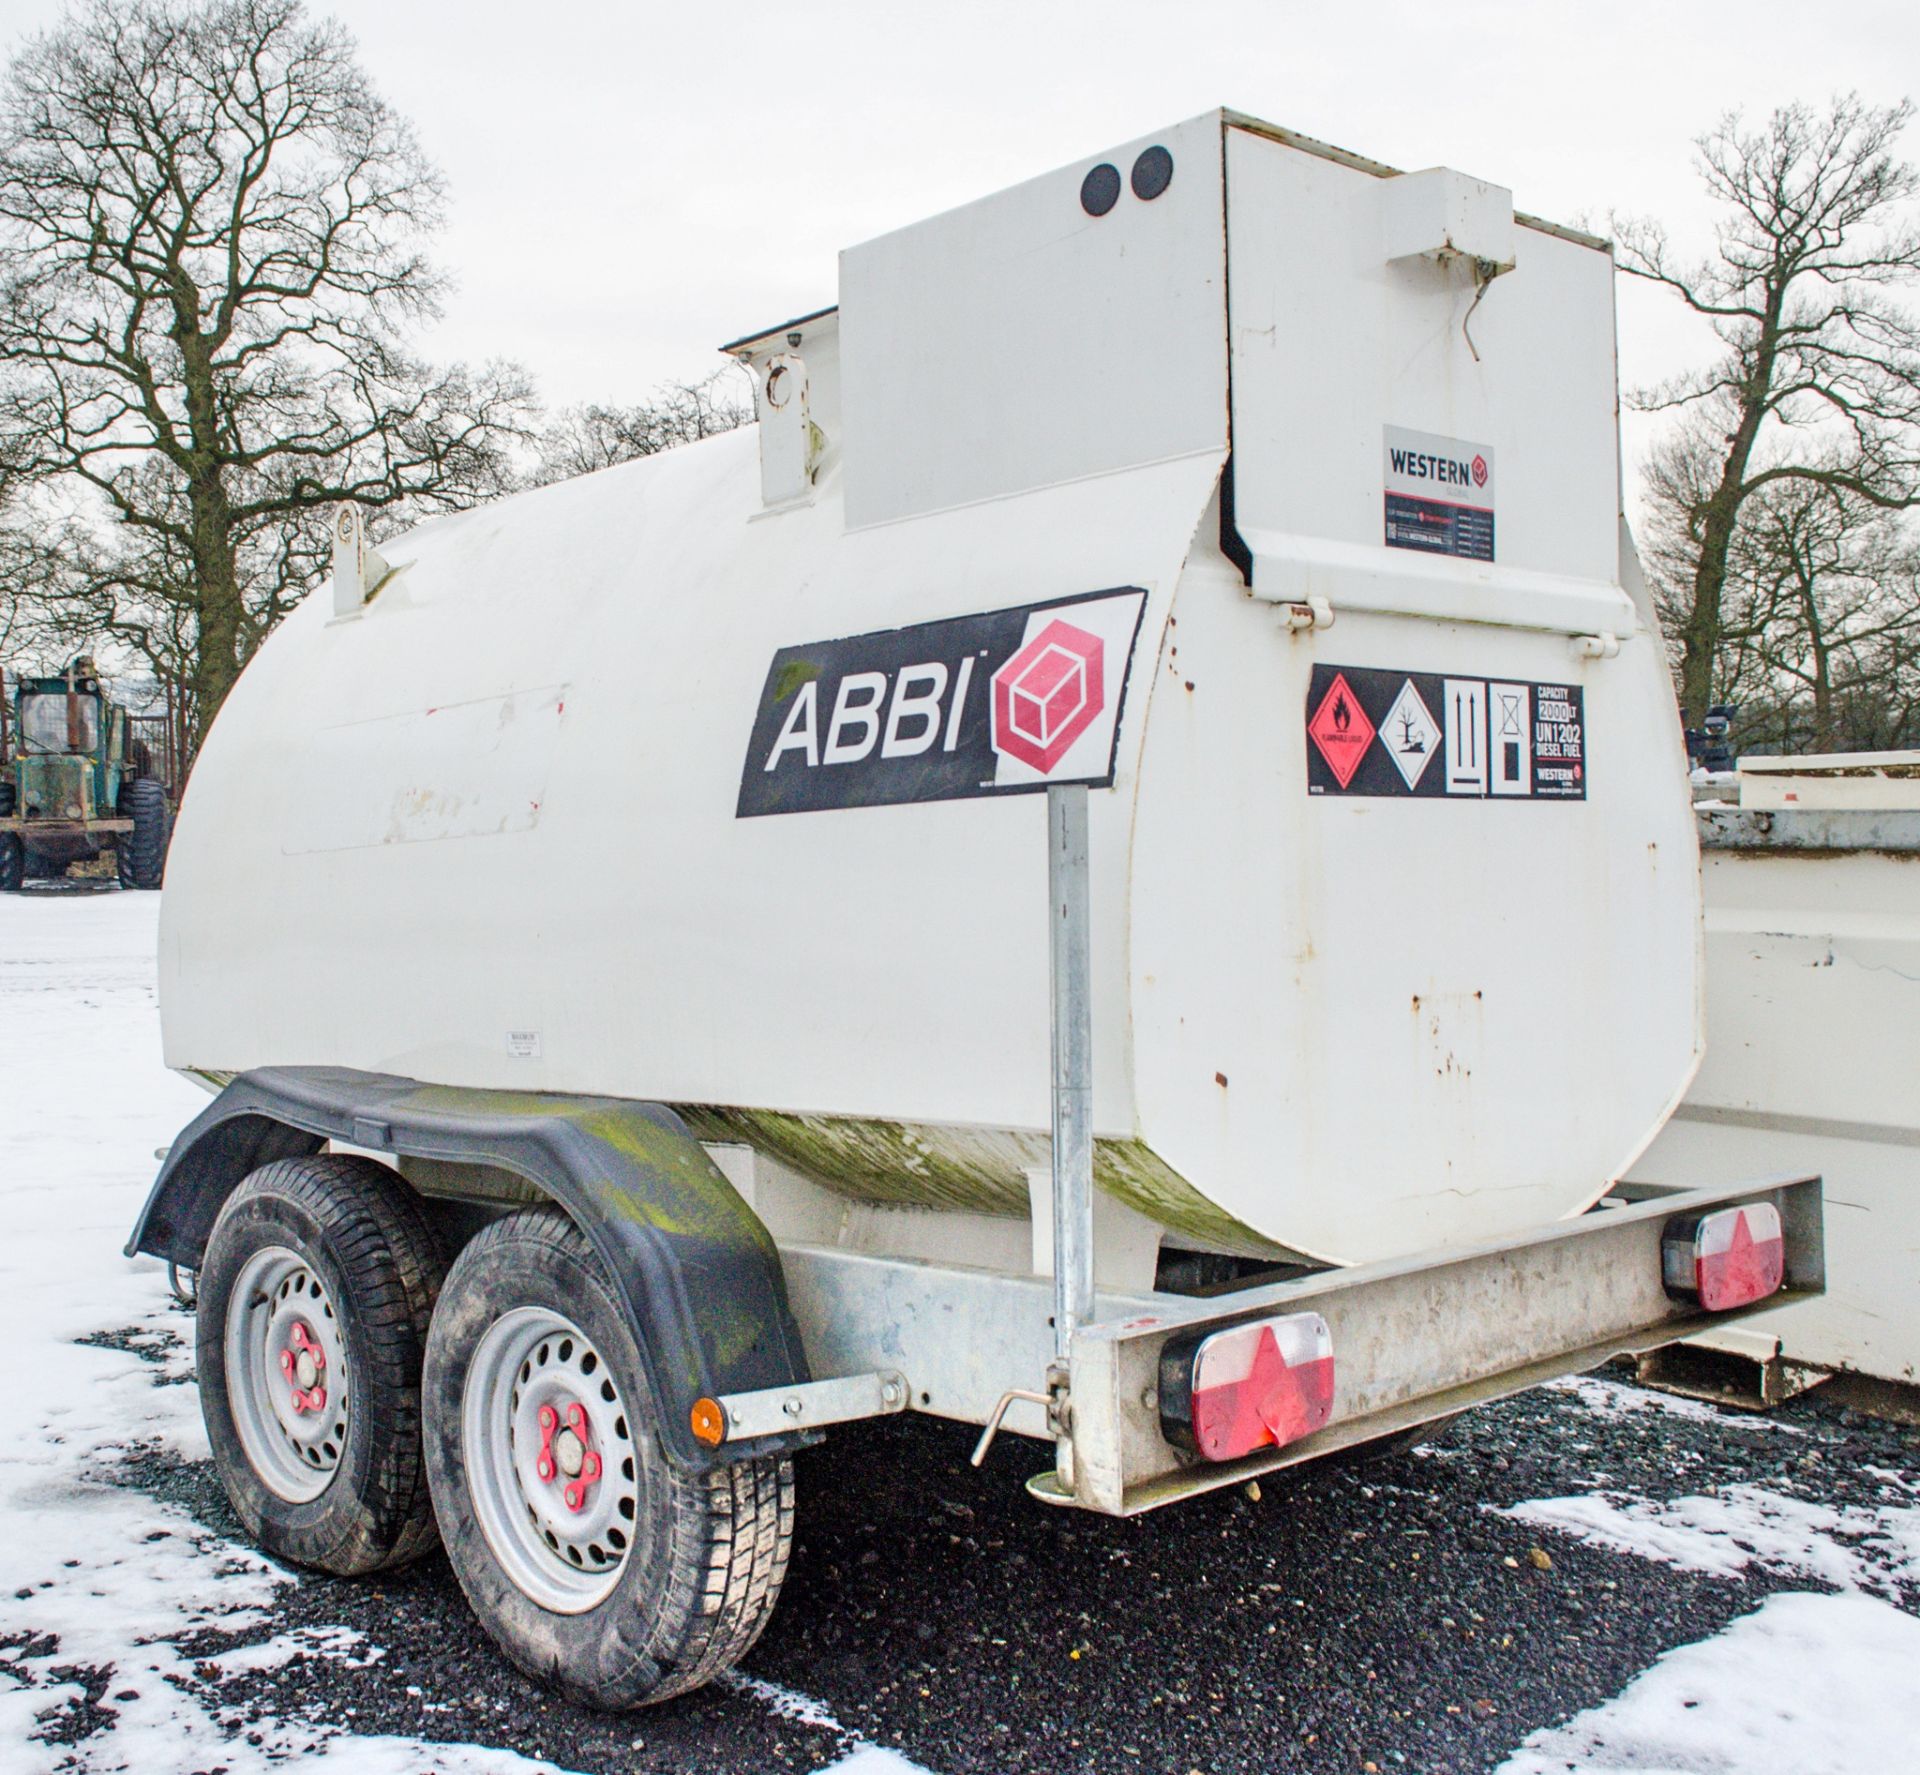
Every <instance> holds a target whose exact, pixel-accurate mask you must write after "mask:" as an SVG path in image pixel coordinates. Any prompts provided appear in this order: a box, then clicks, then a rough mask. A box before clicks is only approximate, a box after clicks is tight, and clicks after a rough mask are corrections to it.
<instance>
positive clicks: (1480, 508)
mask: <svg viewBox="0 0 1920 1775" xmlns="http://www.w3.org/2000/svg"><path fill="white" fill-rule="evenodd" d="M1382 474H1383V479H1384V487H1385V507H1386V536H1385V541H1386V545H1387V547H1388V548H1390V549H1418V550H1420V551H1421V552H1422V553H1423V554H1429V555H1455V556H1458V557H1459V558H1460V559H1462V560H1467V561H1491V560H1492V559H1493V505H1494V501H1493V490H1494V479H1493V451H1492V449H1491V447H1490V446H1488V445H1486V444H1469V443H1467V442H1465V441H1464V440H1463V439H1460V438H1445V437H1438V436H1435V435H1434V434H1433V433H1431V432H1424V431H1407V430H1405V429H1403V428H1402V427H1400V426H1397V425H1389V426H1388V427H1387V428H1386V439H1385V460H1384V462H1383V464H1382Z"/></svg>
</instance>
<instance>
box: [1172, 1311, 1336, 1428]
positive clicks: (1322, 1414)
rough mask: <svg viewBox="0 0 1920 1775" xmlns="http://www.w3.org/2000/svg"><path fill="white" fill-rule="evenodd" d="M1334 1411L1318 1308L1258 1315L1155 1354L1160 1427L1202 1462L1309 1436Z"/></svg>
mask: <svg viewBox="0 0 1920 1775" xmlns="http://www.w3.org/2000/svg"><path fill="white" fill-rule="evenodd" d="M1332 1412H1333V1337H1332V1334H1331V1333H1330V1332H1329V1331H1328V1330H1327V1322H1326V1320H1324V1319H1323V1318H1321V1317H1320V1315H1319V1314H1318V1313H1289V1314H1287V1315H1286V1316H1285V1317H1284V1318H1279V1319H1256V1320H1254V1321H1253V1322H1252V1323H1251V1324H1247V1325H1235V1326H1233V1327H1231V1328H1230V1329H1228V1330H1226V1331H1214V1332H1209V1333H1207V1334H1205V1335H1204V1336H1201V1337H1199V1338H1197V1339H1196V1338H1175V1339H1173V1340H1172V1341H1171V1342H1169V1343H1168V1345H1167V1346H1166V1348H1165V1349H1164V1350H1162V1351H1161V1354H1160V1428H1161V1431H1162V1433H1163V1434H1164V1435H1165V1436H1166V1438H1167V1440H1168V1441H1169V1442H1171V1443H1173V1444H1174V1445H1175V1446H1176V1447H1178V1448H1184V1449H1186V1450H1188V1451H1189V1452H1190V1453H1193V1454H1197V1455H1199V1456H1200V1458H1201V1459H1202V1460H1208V1461H1231V1460H1236V1459H1238V1458H1239V1457H1240V1456H1241V1455H1246V1454H1252V1453H1254V1452H1255V1451H1256V1450H1257V1449H1262V1448H1284V1447H1285V1446H1286V1445H1287V1444H1288V1443H1289V1442H1298V1441H1299V1440H1300V1438H1301V1437H1303V1436H1311V1435H1312V1434H1313V1433H1314V1431H1316V1430H1318V1429H1319V1428H1320V1427H1321V1426H1322V1425H1324V1424H1325V1423H1326V1421H1327V1419H1328V1417H1329V1416H1331V1415H1332Z"/></svg>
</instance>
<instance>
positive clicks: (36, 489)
mask: <svg viewBox="0 0 1920 1775" xmlns="http://www.w3.org/2000/svg"><path fill="white" fill-rule="evenodd" d="M440 204H441V184H440V179H439V176H438V174H437V173H436V172H435V171H434V169H433V168H432V166H431V165H430V164H429V163H428V162H427V161H426V160H425V159H424V157H423V156H422V154H421V153H420V150H419V148H418V147H417V145H416V144H415V141H414V138H413V134H412V131H411V129H410V128H409V126H408V125H407V124H406V123H405V121H404V120H402V119H401V118H399V117H398V116H397V115H396V114H395V113H394V112H393V110H392V109H391V108H390V107H389V106H388V105H387V104H386V103H385V101H384V100H382V99H381V98H380V96H379V95H378V94H377V93H376V92H375V91H374V89H373V88H372V86H371V84H370V83H369V82H368V80H367V78H366V76H365V74H364V73H363V71H362V70H361V69H360V67H359V66H358V64H357V62H356V60H355V51H354V45H353V43H352V40H351V39H350V38H349V37H348V36H347V35H346V33H345V32H344V31H343V30H342V29H341V28H340V27H339V26H338V25H337V24H334V23H332V22H327V21H323V22H318V23H315V22H312V21H309V20H308V19H307V17H306V16H305V14H304V12H303V10H302V8H301V6H300V4H299V3H298V0H83V4H81V5H80V6H79V8H78V9H77V10H76V11H75V12H73V13H71V14H70V15H69V16H68V18H67V20H66V21H65V22H64V23H63V24H62V25H61V26H60V27H59V28H58V29H56V30H55V31H53V32H51V33H49V34H47V35H44V36H41V37H38V38H35V39H33V40H32V41H30V42H29V43H28V44H27V45H26V46H25V47H24V48H23V49H22V50H21V51H20V53H19V54H18V56H17V57H16V59H15V60H14V62H13V64H12V66H11V67H10V68H9V69H8V70H7V72H6V75H5V77H4V80H0V254H3V255H4V268H3V269H0V477H4V480H5V483H6V484H7V485H8V486H10V487H11V488H13V489H14V490H15V492H16V496H31V497H37V498H38V499H40V500H41V501H42V502H43V503H44V504H45V505H46V506H47V507H48V511H49V515H48V516H47V517H46V518H45V522H47V523H48V524H63V525H68V526H71V527H72V528H71V530H70V532H69V534H70V536H71V538H72V539H73V541H74V543H75V548H74V550H73V551H71V553H70V558H69V559H68V561H67V585H66V589H67V591H68V593H69V597H70V600H71V601H70V602H69V604H68V605H67V606H66V608H65V610H64V613H63V614H64V617H65V618H66V619H67V620H69V621H70V622H73V623H75V624H78V625H79V626H86V625H87V624H89V623H92V624H94V625H96V626H97V627H98V628H99V629H100V630H102V631H104V632H106V633H108V634H112V635H116V636H118V637H119V638H121V639H122V640H124V641H127V642H129V643H130V644H131V645H133V646H135V647H137V648H138V649H139V650H140V651H142V652H143V653H145V654H146V655H147V656H148V658H149V659H150V660H151V661H152V662H153V663H154V664H155V666H156V669H157V670H159V671H160V672H161V673H162V674H163V675H171V676H175V677H178V678H179V679H180V680H181V681H182V683H183V684H184V686H185V688H186V690H187V692H188V693H189V694H190V696H191V699H192V703H193V710H194V717H195V725H196V729H197V730H204V726H205V724H206V723H207V722H208V721H210V720H211V719H212V717H213V714H214V712H215V711H216V710H217V709H218V707H219V705H220V703H221V701H222V699H223V698H224V697H225V695H226V693H227V691H228V689H229V688H230V687H231V685H232V683H233V681H234V679H235V678H236V677H237V676H238V674H239V671H240V668H241V666H242V665H243V664H244V663H245V662H246V660H247V658H248V657H249V656H250V655H251V653H252V652H253V650H254V648H256V647H257V646H258V645H259V643H260V641H261V639H262V638H263V637H264V636H265V635H266V633H267V632H268V631H269V630H270V629H271V628H272V627H273V625H274V623H275V622H277V621H278V620H279V618H280V617H281V616H282V615H283V614H284V613H285V611H286V610H287V609H288V608H289V607H290V606H291V605H292V604H293V603H294V602H296V601H297V599H298V597H299V595H300V591H301V589H302V587H303V585H304V584H305V583H306V580H307V577H308V571H309V568H310V567H311V565H312V563H313V562H314V560H315V559H317V555H318V550H319V547H320V530H321V521H320V517H319V514H320V511H321V508H324V507H327V506H329V505H332V504H333V503H335V502H337V501H339V500H343V499H350V500H357V501H359V502H360V503H362V504H364V505H367V506H369V507H374V508H380V509H384V510H389V511H392V510H395V509H396V508H398V509H406V508H409V507H411V508H416V509H417V508H426V509H434V508H438V507H446V506H456V505H460V504H464V503H469V502H471V501H472V500H473V499H475V498H478V497H481V496H484V495H486V494H487V493H490V492H492V491H495V490H496V489H499V488H501V487H504V486H506V485H508V484H510V481H511V464H510V460H509V450H510V448H511V446H512V444H513V443H514V441H515V440H516V439H517V438H519V437H521V436H523V435H524V429H525V414H526V412H527V410H528V404H529V397H528V390H527V387H526V382H525V378H524V376H523V375H522V374H521V373H520V372H519V371H518V370H516V369H514V368H512V367H511V366H490V367H488V368H487V369H484V370H481V371H477V372H476V371H470V370H467V369H464V368H458V367H456V368H434V367H432V366H429V365H428V364H426V363H424V362H422V361H421V360H420V359H419V358H418V357H417V356H416V355H415V354H414V352H413V351H412V350H411V349H410V348H409V345H408V343H407V339H408V333H409V330H410V329H411V328H413V327H415V326H417V325H419V324H421V323H423V322H425V321H427V320H429V319H431V318H432V317H433V316H434V315H435V314H436V312H437V310H438V305H439V302H440V300H441V297H442V294H443V289H444V285H443V282H442V279H441V277H440V276H439V274H438V273H437V272H436V271H435V269H434V268H433V266H432V265H431V263H430V262H429V261H428V259H427V258H426V257H425V255H424V252H423V246H422V243H423V241H424V238H425V237H426V235H427V234H429V233H430V232H431V231H432V230H433V229H434V228H435V227H436V226H437V224H438V222H439V217H440ZM21 489H26V494H24V495H22V494H21V492H20V490H21Z"/></svg>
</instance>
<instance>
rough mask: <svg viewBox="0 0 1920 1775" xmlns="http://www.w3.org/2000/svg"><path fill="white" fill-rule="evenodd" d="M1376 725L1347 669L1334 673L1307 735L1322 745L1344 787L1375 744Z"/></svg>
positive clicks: (1322, 755) (1321, 754)
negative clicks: (1369, 718) (1371, 719)
mask: <svg viewBox="0 0 1920 1775" xmlns="http://www.w3.org/2000/svg"><path fill="white" fill-rule="evenodd" d="M1373 735H1374V725H1373V723H1372V722H1371V721H1369V720H1368V719H1367V712H1366V710H1365V709H1363V708H1362V707H1361V706H1360V699H1359V698H1358V697H1357V696H1355V695H1354V693H1353V687H1352V686H1351V685H1350V684H1348V682H1347V676H1346V674H1345V673H1344V672H1339V673H1336V674H1335V675H1334V680H1333V682H1332V683H1331V684H1330V685H1328V686H1327V694H1326V695H1325V696H1324V697H1322V698H1321V699H1320V706H1319V708H1318V709H1316V710H1315V711H1314V713H1313V715H1312V717H1311V718H1310V719H1309V720H1308V722H1307V737H1308V738H1309V739H1310V740H1312V741H1313V743H1314V744H1315V745H1316V746H1318V747H1319V748H1320V756H1321V757H1322V758H1324V759H1325V760H1326V761H1327V768H1328V769H1329V770H1330V771H1332V772H1333V779H1334V781H1335V782H1337V783H1338V784H1339V785H1340V787H1341V788H1343V789H1344V788H1345V787H1346V786H1347V785H1348V784H1349V783H1350V782H1352V781H1353V773H1354V772H1355V771H1357V770H1358V769H1359V768H1360V761H1361V759H1363V758H1364V757H1366V755H1367V748H1368V747H1369V746H1370V745H1372V744H1373Z"/></svg>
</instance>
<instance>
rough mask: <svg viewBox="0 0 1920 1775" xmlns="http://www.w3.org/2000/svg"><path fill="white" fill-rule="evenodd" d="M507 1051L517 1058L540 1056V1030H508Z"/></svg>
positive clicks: (536, 1057)
mask: <svg viewBox="0 0 1920 1775" xmlns="http://www.w3.org/2000/svg"><path fill="white" fill-rule="evenodd" d="M507 1053H508V1054H509V1055H510V1056H511V1057H512V1058H513V1059H515V1060H538V1059H539V1058H540V1032H539V1030H537V1029H510V1030H508V1031H507Z"/></svg>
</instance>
